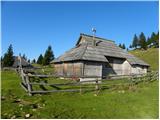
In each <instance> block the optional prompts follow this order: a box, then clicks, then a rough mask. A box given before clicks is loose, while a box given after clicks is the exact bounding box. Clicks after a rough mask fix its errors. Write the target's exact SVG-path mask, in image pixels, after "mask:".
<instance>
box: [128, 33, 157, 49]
mask: <svg viewBox="0 0 160 120" xmlns="http://www.w3.org/2000/svg"><path fill="white" fill-rule="evenodd" d="M129 47H130V48H134V49H137V48H140V49H144V50H146V49H147V48H151V47H155V48H158V47H159V31H158V32H157V33H154V32H152V34H151V36H150V37H148V38H146V36H145V35H144V33H143V32H141V33H140V35H139V36H137V35H136V34H135V35H134V37H133V41H132V44H131V45H130V46H129Z"/></svg>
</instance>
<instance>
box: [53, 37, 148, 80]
mask: <svg viewBox="0 0 160 120" xmlns="http://www.w3.org/2000/svg"><path fill="white" fill-rule="evenodd" d="M51 64H53V65H54V67H55V73H56V74H57V75H58V76H61V77H75V78H91V77H94V76H95V77H98V78H104V77H106V76H108V75H111V74H114V75H131V74H144V73H147V69H148V67H149V64H147V63H145V62H144V61H142V60H140V59H139V58H137V57H135V56H133V55H131V54H129V53H128V52H127V51H125V50H123V49H121V48H120V47H118V46H117V45H116V44H115V42H114V41H111V40H107V39H104V38H100V37H94V36H90V35H86V34H80V37H79V39H78V41H77V43H76V45H75V47H74V48H72V49H70V50H69V51H67V52H65V53H64V54H63V55H61V56H59V57H58V58H56V59H55V60H53V61H52V62H51Z"/></svg>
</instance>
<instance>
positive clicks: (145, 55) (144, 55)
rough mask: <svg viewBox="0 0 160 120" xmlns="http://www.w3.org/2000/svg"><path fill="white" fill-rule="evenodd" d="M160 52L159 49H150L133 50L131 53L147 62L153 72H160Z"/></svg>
mask: <svg viewBox="0 0 160 120" xmlns="http://www.w3.org/2000/svg"><path fill="white" fill-rule="evenodd" d="M158 51H159V49H158V48H150V49H147V50H132V51H129V52H130V53H131V54H133V55H135V56H137V57H138V58H140V59H142V60H144V61H145V62H147V63H148V64H149V65H150V68H151V70H158V69H159V52H158Z"/></svg>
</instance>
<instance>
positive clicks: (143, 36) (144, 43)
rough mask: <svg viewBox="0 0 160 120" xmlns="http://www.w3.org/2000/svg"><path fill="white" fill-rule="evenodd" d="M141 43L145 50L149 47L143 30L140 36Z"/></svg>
mask: <svg viewBox="0 0 160 120" xmlns="http://www.w3.org/2000/svg"><path fill="white" fill-rule="evenodd" d="M139 43H140V47H141V48H143V49H145V50H146V49H147V44H146V37H145V35H144V33H143V32H141V34H140V36H139Z"/></svg>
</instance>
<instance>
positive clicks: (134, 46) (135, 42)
mask: <svg viewBox="0 0 160 120" xmlns="http://www.w3.org/2000/svg"><path fill="white" fill-rule="evenodd" d="M137 46H138V37H137V35H136V34H135V35H134V38H133V42H132V47H133V48H136V49H137Z"/></svg>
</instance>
